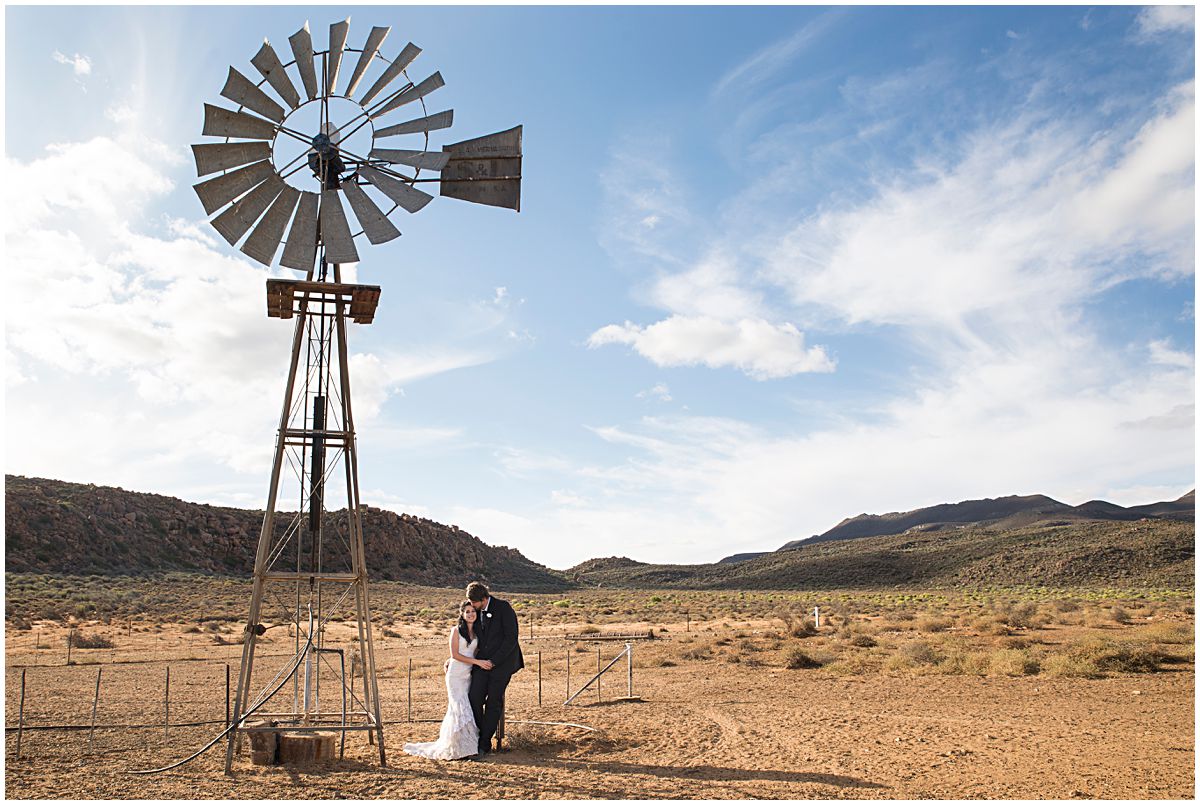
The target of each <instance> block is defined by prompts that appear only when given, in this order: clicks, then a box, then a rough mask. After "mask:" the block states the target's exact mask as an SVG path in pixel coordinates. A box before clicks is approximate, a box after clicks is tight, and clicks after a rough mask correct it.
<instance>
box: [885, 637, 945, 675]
mask: <svg viewBox="0 0 1200 805" xmlns="http://www.w3.org/2000/svg"><path fill="white" fill-rule="evenodd" d="M941 659H942V657H941V656H940V655H939V654H938V653H937V652H936V651H934V649H933V646H931V645H929V644H928V643H926V642H924V641H922V640H914V641H912V642H910V643H905V644H904V645H902V646H900V649H899V650H898V651H897V652H896V653H895V654H893V655H892V656H891V657H888V660H887V663H886V666H887V667H888V668H891V669H893V670H906V669H912V668H922V667H925V666H931V665H936V664H937V663H938V662H939V661H941Z"/></svg>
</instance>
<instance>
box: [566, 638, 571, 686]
mask: <svg viewBox="0 0 1200 805" xmlns="http://www.w3.org/2000/svg"><path fill="white" fill-rule="evenodd" d="M567 698H568V699H569V698H571V647H570V646H569V645H568V646H567Z"/></svg>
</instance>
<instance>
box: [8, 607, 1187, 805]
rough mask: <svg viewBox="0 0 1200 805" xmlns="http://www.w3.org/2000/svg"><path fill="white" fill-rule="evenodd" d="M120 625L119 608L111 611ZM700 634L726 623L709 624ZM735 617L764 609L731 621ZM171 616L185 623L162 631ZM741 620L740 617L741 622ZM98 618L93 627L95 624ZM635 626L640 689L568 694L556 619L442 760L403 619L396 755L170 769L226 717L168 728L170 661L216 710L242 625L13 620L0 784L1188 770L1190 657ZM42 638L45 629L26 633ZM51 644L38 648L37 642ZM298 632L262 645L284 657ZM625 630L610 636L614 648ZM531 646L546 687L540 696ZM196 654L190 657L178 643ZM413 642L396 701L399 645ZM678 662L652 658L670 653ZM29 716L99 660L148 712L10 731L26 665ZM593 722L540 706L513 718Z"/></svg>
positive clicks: (863, 777)
mask: <svg viewBox="0 0 1200 805" xmlns="http://www.w3.org/2000/svg"><path fill="white" fill-rule="evenodd" d="M109 628H111V627H109ZM605 628H606V631H609V630H614V627H612V626H606V627H605ZM704 628H706V629H709V630H710V632H708V633H707V634H709V635H719V634H722V633H725V634H729V633H732V631H733V628H732V627H729V626H725V625H719V624H707V625H706V626H705V627H704ZM737 628H739V629H741V630H742V634H750V633H753V630H755V629H761V628H766V624H765V623H756V624H754V623H743V624H739V626H738V627H737ZM172 629H175V630H174V631H172ZM747 630H749V631H747ZM95 631H104V628H99V627H98V628H97V629H96V630H95ZM673 631H674V632H675V633H674V634H673V635H672V636H671V637H673V638H675V639H665V640H656V641H654V642H652V643H639V644H635V649H634V650H635V668H634V673H635V678H634V688H635V691H634V692H635V693H636V694H638V695H640V696H641V697H643V698H644V700H645V701H642V702H617V701H614V699H613V697H615V696H618V695H621V694H623V693H624V692H625V690H624V688H625V666H624V661H622V662H621V663H619V664H618V666H617V667H616V668H615V669H614V673H615V676H613V677H611V678H610V677H609V676H607V675H606V676H605V677H604V680H603V684H602V689H601V695H602V702H601V703H599V704H597V703H596V697H595V694H594V692H591V691H589V692H588V693H585V694H584V695H583V696H581V697H580V699H579V700H578V701H579V702H580V704H579V705H572V706H568V707H564V706H562V704H561V702H562V701H563V698H564V693H565V690H566V677H565V670H566V657H567V655H568V654H570V656H571V663H572V685H573V686H575V687H578V685H579V684H580V683H582V682H583V681H584V678H583V677H582V676H581V675H582V674H583V673H585V672H587V671H589V670H590V673H594V672H595V667H596V647H595V645H594V644H593V645H590V646H587V647H586V648H583V649H582V650H577V649H576V648H573V647H572V645H571V644H569V643H567V642H565V641H563V640H562V639H561V637H553V636H549V635H547V636H543V637H541V638H539V639H536V640H530V641H527V642H526V643H525V644H524V650H525V654H526V660H527V663H528V667H527V668H526V670H525V671H523V672H521V673H520V674H518V675H517V676H516V677H515V678H514V681H513V683H512V686H511V688H510V693H509V716H508V717H509V719H510V724H509V747H508V749H507V751H504V752H501V753H498V754H496V755H493V756H491V757H490V758H489V759H487V760H485V761H482V762H480V763H462V762H452V763H439V762H435V761H429V760H424V759H419V758H414V757H409V756H406V755H404V754H403V753H402V752H401V751H400V748H401V746H402V745H403V744H404V742H405V741H409V740H432V739H433V738H434V737H435V736H436V734H437V728H438V724H437V722H438V721H439V720H440V717H441V712H442V708H443V706H444V699H443V698H442V697H443V696H444V693H443V692H442V690H441V680H440V671H441V668H440V666H441V658H442V657H443V656H444V649H443V648H442V641H441V640H440V639H434V638H432V637H431V638H430V639H428V640H422V641H420V642H419V643H417V644H415V645H413V644H412V638H413V637H414V635H406V636H405V637H403V638H401V637H397V638H392V639H390V640H382V641H381V647H380V650H379V666H380V685H381V688H382V692H381V698H382V701H383V705H384V717H385V719H386V720H387V721H388V722H389V723H388V724H387V727H386V748H387V752H388V763H389V766H388V768H386V769H383V768H380V767H379V766H378V757H377V754H376V752H375V748H374V747H372V746H369V745H368V743H367V740H366V739H365V737H363V736H362V735H361V734H357V735H352V736H351V737H350V738H349V739H348V741H347V747H346V757H345V759H344V760H343V761H341V762H340V763H336V764H332V765H329V766H326V767H320V768H309V769H303V770H297V769H287V768H282V767H271V768H261V767H255V766H252V765H250V763H249V760H248V757H243V758H242V759H240V760H239V761H238V763H237V765H236V773H235V774H234V776H232V777H226V776H224V775H223V774H222V763H223V759H224V753H223V751H221V750H220V749H219V748H218V749H214V750H212V751H210V752H209V753H207V754H205V755H203V756H202V757H201V758H200V759H198V760H197V761H195V762H193V763H191V764H189V765H187V766H185V767H183V768H181V769H179V770H177V771H173V772H168V773H164V774H160V775H156V776H151V777H136V776H131V775H129V774H127V773H126V772H127V771H128V770H129V769H132V768H146V767H152V766H156V765H162V764H164V763H167V762H170V761H172V760H175V759H178V758H180V757H183V756H185V755H186V754H189V753H190V752H191V751H192V750H194V749H195V748H198V747H199V746H200V745H202V744H203V743H205V742H206V741H207V740H208V739H209V738H210V737H211V736H212V735H214V734H215V733H216V732H218V731H219V730H220V728H221V727H220V725H219V724H215V725H205V726H198V727H180V726H173V727H172V728H171V729H170V732H169V734H168V735H167V736H164V734H163V728H162V726H161V724H162V721H163V692H164V677H165V667H166V665H168V664H169V665H170V667H171V696H172V702H171V719H172V721H173V722H175V723H180V722H185V721H201V720H213V721H220V720H221V719H223V717H224V707H225V688H224V684H225V682H224V679H225V676H224V663H226V662H229V663H231V664H232V666H233V669H232V670H233V673H234V676H235V678H236V673H237V656H238V653H239V649H238V647H237V646H222V645H216V644H214V643H213V638H212V636H211V635H206V634H199V635H197V634H183V633H181V632H179V631H178V630H177V627H167V629H165V630H163V631H161V632H153V633H151V632H135V633H133V634H132V635H129V636H127V635H125V634H124V631H123V630H115V629H114V630H112V634H113V635H114V640H115V642H116V646H117V647H116V649H112V650H76V651H75V652H74V656H73V659H74V660H76V661H77V664H75V665H73V666H70V667H67V666H65V665H64V664H63V663H64V662H65V648H64V640H63V634H64V633H63V632H62V631H61V630H55V629H53V628H52V627H49V626H45V625H43V626H42V627H41V628H40V630H39V631H37V632H34V633H30V632H23V633H14V632H11V631H10V632H9V633H8V640H7V645H6V662H7V666H6V667H7V674H6V691H5V693H6V717H7V724H8V725H9V730H8V732H7V743H6V774H5V795H6V796H7V797H16V798H42V797H53V798H68V797H70V798H129V797H145V798H160V797H161V798H194V797H205V798H214V797H219V798H268V799H292V798H306V797H316V798H345V797H350V798H374V797H387V798H402V799H408V798H415V799H433V798H444V799H462V798H530V799H535V798H555V799H576V798H616V799H622V798H797V799H806V798H852V799H870V798H881V799H927V798H938V799H941V798H988V799H995V798H1002V799H1024V798H1051V799H1057V798H1104V799H1110V798H1151V799H1153V798H1173V799H1175V798H1177V799H1190V798H1192V797H1193V796H1194V793H1195V779H1194V768H1195V760H1194V757H1195V755H1194V723H1193V713H1194V702H1195V688H1194V667H1193V666H1192V665H1191V664H1187V665H1182V666H1177V667H1175V668H1173V669H1172V670H1170V671H1166V672H1162V673H1156V674H1127V675H1119V676H1114V677H1111V678H1107V679H1097V680H1076V679H1048V678H1045V677H1041V676H1034V677H1016V678H1009V677H989V678H979V677H973V676H908V675H903V674H897V673H883V672H878V673H871V674H866V675H863V676H836V675H833V674H831V673H829V672H828V671H826V670H823V669H818V670H804V671H799V670H787V669H785V668H781V667H778V665H777V664H776V665H770V664H766V663H764V664H762V665H753V664H749V663H747V662H739V663H736V664H734V663H730V662H727V661H723V660H714V659H710V660H689V659H686V658H684V657H683V656H682V654H683V653H684V649H685V648H686V645H685V643H684V642H683V641H681V640H680V639H679V638H684V640H686V639H688V638H691V637H694V635H689V636H686V637H685V636H684V635H682V634H679V633H680V632H681V631H682V627H675V628H674V629H673ZM35 641H37V642H38V643H40V644H41V645H42V646H43V648H42V649H41V650H38V649H36V648H35ZM47 646H49V647H50V648H47ZM287 648H288V641H287V640H286V639H276V640H274V641H268V643H267V644H265V645H264V647H263V655H264V656H267V655H272V654H273V655H274V657H275V660H274V661H275V662H282V660H281V659H279V658H280V657H285V656H286V650H287ZM621 648H622V646H621V645H620V644H602V645H601V646H600V650H601V655H602V657H603V659H604V660H605V661H607V659H609V658H611V657H613V656H615V655H616V654H617V653H618V652H619V651H620V650H621ZM539 652H540V654H541V665H542V686H543V689H542V702H543V704H542V705H541V706H539V705H538V698H537V697H538V663H539V656H538V655H539ZM189 658H194V659H189ZM410 658H411V659H412V660H413V663H414V679H413V689H414V694H413V702H412V711H413V712H412V715H413V718H414V721H412V722H409V721H407V716H408V702H407V698H406V690H407V686H408V680H407V666H408V660H409V659H410ZM664 661H665V662H668V663H674V665H662V664H661V663H663V662H664ZM23 667H24V668H26V702H25V720H26V723H27V724H32V725H47V724H84V725H86V724H87V723H88V722H89V720H90V717H91V707H92V694H93V691H94V687H95V679H96V673H97V670H98V669H101V668H102V669H103V671H102V695H101V702H100V706H99V710H98V714H97V722H98V723H99V724H101V725H105V724H116V723H120V724H145V725H157V726H153V727H148V728H142V729H111V728H103V727H101V728H98V729H97V730H96V733H95V737H94V747H93V750H92V751H91V752H89V751H88V732H87V730H86V729H85V730H76V731H63V730H27V731H25V732H24V734H23V736H22V750H21V753H22V757H21V758H19V759H18V758H17V757H16V752H15V737H16V733H15V730H14V729H12V727H13V726H14V725H15V724H16V723H17V707H18V701H19V690H20V678H21V668H23ZM530 720H538V721H563V722H574V723H578V724H584V725H588V726H591V727H593V728H594V729H595V730H596V731H595V732H585V731H582V730H577V729H573V728H568V727H542V726H536V725H529V724H521V723H519V722H521V721H530Z"/></svg>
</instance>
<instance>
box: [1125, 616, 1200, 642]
mask: <svg viewBox="0 0 1200 805" xmlns="http://www.w3.org/2000/svg"><path fill="white" fill-rule="evenodd" d="M1138 634H1139V636H1140V637H1142V638H1143V639H1145V640H1149V641H1150V642H1152V643H1170V644H1178V645H1183V644H1187V643H1191V642H1194V641H1195V639H1196V633H1195V631H1194V630H1193V629H1192V628H1191V627H1190V626H1188V625H1187V624H1185V623H1167V622H1162V623H1155V624H1153V625H1151V626H1147V627H1146V628H1144V629H1142V630H1141V631H1140V632H1139V633H1138Z"/></svg>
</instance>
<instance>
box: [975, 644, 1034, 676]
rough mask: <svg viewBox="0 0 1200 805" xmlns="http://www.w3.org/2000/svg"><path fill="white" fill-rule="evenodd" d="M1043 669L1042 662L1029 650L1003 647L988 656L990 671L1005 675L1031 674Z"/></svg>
mask: <svg viewBox="0 0 1200 805" xmlns="http://www.w3.org/2000/svg"><path fill="white" fill-rule="evenodd" d="M1040 670H1041V663H1040V662H1038V659H1037V658H1036V657H1034V656H1033V655H1031V654H1030V653H1029V652H1028V651H1026V650H1024V649H1018V648H1002V649H997V650H996V651H993V652H992V653H991V655H989V656H988V671H989V672H990V673H993V674H1001V675H1003V676H1029V675H1030V674H1036V673H1037V672H1038V671H1040Z"/></svg>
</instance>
